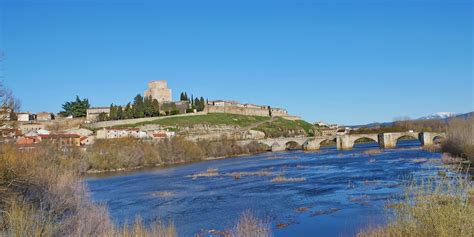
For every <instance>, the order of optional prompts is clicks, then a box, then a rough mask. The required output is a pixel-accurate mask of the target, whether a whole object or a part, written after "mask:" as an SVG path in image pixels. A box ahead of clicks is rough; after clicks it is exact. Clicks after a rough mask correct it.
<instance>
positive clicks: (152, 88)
mask: <svg viewBox="0 0 474 237" xmlns="http://www.w3.org/2000/svg"><path fill="white" fill-rule="evenodd" d="M143 94H144V95H145V97H150V96H151V98H152V99H156V100H158V102H160V103H162V102H171V101H172V98H171V89H169V88H168V84H167V83H166V81H150V82H148V89H147V90H145V93H143Z"/></svg>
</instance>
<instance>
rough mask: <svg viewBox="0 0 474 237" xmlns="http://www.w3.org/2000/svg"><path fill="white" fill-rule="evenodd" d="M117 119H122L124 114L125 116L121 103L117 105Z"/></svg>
mask: <svg viewBox="0 0 474 237" xmlns="http://www.w3.org/2000/svg"><path fill="white" fill-rule="evenodd" d="M117 119H118V120H120V119H124V116H123V108H122V106H121V105H119V106H118V107H117Z"/></svg>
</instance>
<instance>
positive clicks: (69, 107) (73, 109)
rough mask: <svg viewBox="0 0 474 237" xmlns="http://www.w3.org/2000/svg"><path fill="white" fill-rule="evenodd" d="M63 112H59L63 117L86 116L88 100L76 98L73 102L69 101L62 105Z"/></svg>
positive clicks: (88, 106)
mask: <svg viewBox="0 0 474 237" xmlns="http://www.w3.org/2000/svg"><path fill="white" fill-rule="evenodd" d="M62 108H63V111H61V112H60V114H61V115H63V116H73V117H74V118H80V117H85V116H86V115H87V109H89V108H90V103H89V100H88V99H83V100H81V98H79V96H76V100H75V101H69V102H66V103H64V104H63V105H62Z"/></svg>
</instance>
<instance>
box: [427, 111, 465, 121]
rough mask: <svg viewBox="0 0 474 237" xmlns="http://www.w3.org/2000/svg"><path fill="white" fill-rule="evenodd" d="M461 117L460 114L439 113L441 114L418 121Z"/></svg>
mask: <svg viewBox="0 0 474 237" xmlns="http://www.w3.org/2000/svg"><path fill="white" fill-rule="evenodd" d="M457 115H459V113H454V112H439V113H435V114H432V115H428V116H425V117H421V118H419V119H418V120H428V119H448V118H451V117H455V116H457Z"/></svg>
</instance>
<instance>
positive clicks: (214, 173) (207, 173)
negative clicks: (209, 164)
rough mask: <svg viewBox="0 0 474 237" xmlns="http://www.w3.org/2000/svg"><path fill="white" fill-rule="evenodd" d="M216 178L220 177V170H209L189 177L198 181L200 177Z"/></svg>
mask: <svg viewBox="0 0 474 237" xmlns="http://www.w3.org/2000/svg"><path fill="white" fill-rule="evenodd" d="M215 176H219V170H218V169H214V168H209V169H207V170H206V171H205V172H201V173H197V174H193V175H190V176H189V177H191V178H193V179H197V178H200V177H215Z"/></svg>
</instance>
